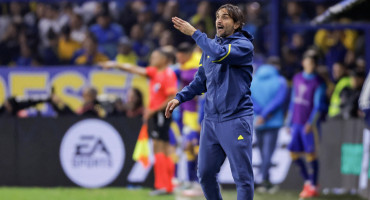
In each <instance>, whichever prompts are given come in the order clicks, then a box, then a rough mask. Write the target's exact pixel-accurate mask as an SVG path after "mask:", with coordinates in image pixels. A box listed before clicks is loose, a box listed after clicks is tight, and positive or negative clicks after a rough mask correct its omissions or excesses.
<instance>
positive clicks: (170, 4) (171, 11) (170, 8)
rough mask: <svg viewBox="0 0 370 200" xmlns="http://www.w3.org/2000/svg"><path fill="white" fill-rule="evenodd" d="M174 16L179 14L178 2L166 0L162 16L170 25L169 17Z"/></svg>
mask: <svg viewBox="0 0 370 200" xmlns="http://www.w3.org/2000/svg"><path fill="white" fill-rule="evenodd" d="M175 16H180V12H179V4H178V2H177V1H167V3H166V5H165V8H164V11H163V14H162V18H163V19H164V20H165V21H166V22H168V23H170V24H171V25H172V23H171V19H172V17H175Z"/></svg>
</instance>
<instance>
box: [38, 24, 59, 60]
mask: <svg viewBox="0 0 370 200" xmlns="http://www.w3.org/2000/svg"><path fill="white" fill-rule="evenodd" d="M47 39H48V45H47V46H45V47H42V48H41V53H40V54H41V58H42V62H43V64H44V65H58V64H60V61H59V57H58V43H59V37H58V35H57V34H56V33H55V32H54V31H53V29H49V31H48V33H47Z"/></svg>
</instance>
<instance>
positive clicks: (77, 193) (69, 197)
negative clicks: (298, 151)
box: [0, 187, 362, 200]
mask: <svg viewBox="0 0 370 200" xmlns="http://www.w3.org/2000/svg"><path fill="white" fill-rule="evenodd" d="M149 191H150V190H149V189H135V190H129V189H125V188H103V189H83V188H65V187H61V188H34V187H28V188H23V187H22V188H20V187H0V199H1V200H203V199H205V198H187V197H182V196H180V195H165V196H157V197H151V196H149ZM222 195H223V197H224V200H235V199H236V192H235V191H233V190H223V191H222ZM254 200H298V192H292V191H279V192H277V193H275V194H258V193H256V194H255V197H254ZM310 200H311V199H310ZM312 200H362V199H361V198H359V197H357V196H349V195H344V196H337V195H322V196H321V197H319V198H313V199H312Z"/></svg>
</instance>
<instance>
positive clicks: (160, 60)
mask: <svg viewBox="0 0 370 200" xmlns="http://www.w3.org/2000/svg"><path fill="white" fill-rule="evenodd" d="M171 58H172V56H171V55H170V54H169V53H168V52H166V51H163V50H162V49H158V50H155V51H153V53H152V55H151V57H150V66H149V67H146V68H142V67H138V66H134V65H130V64H119V63H117V62H114V61H109V62H105V63H101V65H102V66H103V68H113V67H117V68H118V69H121V70H124V71H128V72H131V73H135V74H138V75H142V76H146V77H148V78H149V79H150V86H149V91H150V96H149V109H147V110H146V111H145V113H144V121H147V122H148V131H149V135H150V136H151V138H152V139H153V148H154V156H155V163H154V188H155V190H154V191H152V192H151V193H150V194H151V195H161V194H167V193H172V191H173V186H172V182H171V180H172V177H173V175H174V170H175V167H174V164H173V161H172V159H171V158H170V153H169V143H168V142H169V134H168V132H169V128H170V123H171V119H170V118H165V116H164V111H165V108H166V105H167V103H168V102H169V101H170V100H171V99H173V98H174V97H175V94H176V92H177V78H176V75H175V73H174V72H173V71H172V70H171V69H170V68H168V65H169V63H170V62H171Z"/></svg>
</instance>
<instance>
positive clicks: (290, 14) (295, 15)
mask: <svg viewBox="0 0 370 200" xmlns="http://www.w3.org/2000/svg"><path fill="white" fill-rule="evenodd" d="M286 14H287V16H286V18H285V24H298V23H305V22H307V21H308V18H307V16H306V15H305V12H303V10H302V7H301V5H300V4H299V3H298V2H296V1H288V2H287V5H286Z"/></svg>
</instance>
